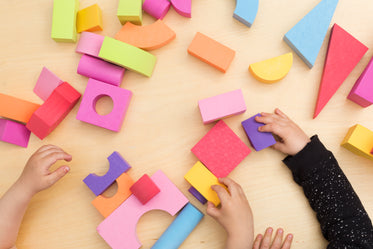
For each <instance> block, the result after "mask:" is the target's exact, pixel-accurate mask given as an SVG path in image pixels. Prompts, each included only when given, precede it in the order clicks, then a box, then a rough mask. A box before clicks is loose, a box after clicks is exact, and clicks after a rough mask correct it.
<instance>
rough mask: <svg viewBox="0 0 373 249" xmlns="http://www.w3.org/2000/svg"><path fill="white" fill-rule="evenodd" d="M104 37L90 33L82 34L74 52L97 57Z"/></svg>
mask: <svg viewBox="0 0 373 249" xmlns="http://www.w3.org/2000/svg"><path fill="white" fill-rule="evenodd" d="M104 38H105V37H104V36H102V35H98V34H95V33H91V32H82V33H81V35H80V39H79V42H78V45H77V46H76V50H75V52H77V53H80V54H88V55H91V56H94V57H98V54H99V53H100V49H101V46H102V43H103V42H104Z"/></svg>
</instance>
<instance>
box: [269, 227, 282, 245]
mask: <svg viewBox="0 0 373 249" xmlns="http://www.w3.org/2000/svg"><path fill="white" fill-rule="evenodd" d="M283 234H284V230H282V229H281V228H279V229H277V232H276V236H275V238H274V239H273V242H272V246H271V249H280V248H281V244H282V236H283Z"/></svg>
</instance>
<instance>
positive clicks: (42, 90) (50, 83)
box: [34, 67, 63, 101]
mask: <svg viewBox="0 0 373 249" xmlns="http://www.w3.org/2000/svg"><path fill="white" fill-rule="evenodd" d="M62 83H63V81H62V80H61V79H60V78H58V77H57V76H56V75H55V74H54V73H52V72H51V71H49V70H48V68H46V67H43V69H42V70H41V73H40V76H39V78H38V81H37V82H36V85H35V88H34V93H35V94H36V95H38V96H39V97H40V98H41V99H42V100H44V101H46V100H47V99H48V97H49V96H50V95H51V94H52V92H53V90H54V89H56V87H58V86H59V85H61V84H62Z"/></svg>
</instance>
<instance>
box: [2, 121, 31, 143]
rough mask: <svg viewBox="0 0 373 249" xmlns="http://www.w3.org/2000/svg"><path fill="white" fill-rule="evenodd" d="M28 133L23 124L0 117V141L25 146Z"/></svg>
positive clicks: (28, 137) (27, 140) (28, 138)
mask: <svg viewBox="0 0 373 249" xmlns="http://www.w3.org/2000/svg"><path fill="white" fill-rule="evenodd" d="M30 133H31V132H30V131H29V130H28V129H27V128H26V126H25V125H24V124H20V123H17V122H14V121H12V120H7V119H0V141H3V142H7V143H11V144H14V145H18V146H21V147H25V148H27V145H28V142H29V140H30Z"/></svg>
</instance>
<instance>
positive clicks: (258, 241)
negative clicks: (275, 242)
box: [253, 234, 263, 249]
mask: <svg viewBox="0 0 373 249" xmlns="http://www.w3.org/2000/svg"><path fill="white" fill-rule="evenodd" d="M262 239H263V235H261V234H258V235H257V236H256V238H255V241H254V244H253V249H260V244H261V243H262Z"/></svg>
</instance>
